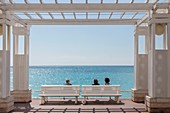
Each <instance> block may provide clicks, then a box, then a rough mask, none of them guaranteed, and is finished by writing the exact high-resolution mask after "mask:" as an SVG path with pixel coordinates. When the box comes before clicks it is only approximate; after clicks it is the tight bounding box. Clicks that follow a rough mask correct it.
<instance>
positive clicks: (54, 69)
mask: <svg viewBox="0 0 170 113" xmlns="http://www.w3.org/2000/svg"><path fill="white" fill-rule="evenodd" d="M11 75H12V69H11ZM105 77H109V78H110V80H111V82H110V83H111V84H112V85H120V86H121V90H131V88H133V86H134V67H133V66H30V70H29V86H30V89H32V90H40V89H41V85H63V84H65V80H66V79H69V80H70V81H71V83H72V84H73V85H91V84H92V83H93V80H94V79H98V80H99V83H100V84H101V85H102V84H104V78H105ZM11 79H12V77H11ZM11 82H12V80H11ZM11 87H12V86H11ZM38 94H39V93H38V92H33V94H32V96H33V97H34V98H37V97H38ZM122 94H123V96H122V98H130V95H131V93H129V92H128V93H122Z"/></svg>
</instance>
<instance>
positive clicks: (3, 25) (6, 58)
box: [0, 12, 14, 113]
mask: <svg viewBox="0 0 170 113" xmlns="http://www.w3.org/2000/svg"><path fill="white" fill-rule="evenodd" d="M0 17H1V19H0V38H1V43H0V45H1V47H2V48H1V50H0V113H2V112H3V113H4V112H9V111H11V110H13V109H14V100H13V98H12V97H11V96H10V40H11V37H10V32H11V31H10V19H9V18H8V16H7V15H6V13H4V12H3V14H1V15H0Z"/></svg>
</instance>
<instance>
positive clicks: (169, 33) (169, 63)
mask: <svg viewBox="0 0 170 113" xmlns="http://www.w3.org/2000/svg"><path fill="white" fill-rule="evenodd" d="M167 41H168V43H167V46H168V78H167V79H168V97H170V88H169V86H170V23H168V24H167Z"/></svg>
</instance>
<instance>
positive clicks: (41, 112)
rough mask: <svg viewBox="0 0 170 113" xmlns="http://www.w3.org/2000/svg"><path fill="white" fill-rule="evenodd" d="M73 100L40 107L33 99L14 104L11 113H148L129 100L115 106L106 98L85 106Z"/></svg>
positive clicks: (89, 101) (113, 102)
mask: <svg viewBox="0 0 170 113" xmlns="http://www.w3.org/2000/svg"><path fill="white" fill-rule="evenodd" d="M74 100H75V99H65V100H63V99H62V98H59V99H54V98H53V99H49V102H47V103H46V104H44V105H40V99H33V100H32V102H30V103H15V109H14V110H13V111H12V112H11V113H148V112H147V111H146V110H145V105H144V104H143V103H134V102H132V101H131V100H130V99H121V102H120V103H119V104H117V103H116V102H115V101H114V100H109V99H108V98H105V99H104V98H100V99H99V98H97V99H94V98H90V99H88V100H87V104H86V105H83V104H82V103H81V101H82V99H79V103H78V104H77V105H75V104H74Z"/></svg>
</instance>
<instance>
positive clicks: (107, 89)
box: [82, 85, 121, 103]
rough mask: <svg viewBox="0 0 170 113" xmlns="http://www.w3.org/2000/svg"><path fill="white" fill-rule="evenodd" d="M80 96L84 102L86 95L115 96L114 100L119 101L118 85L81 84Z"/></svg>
mask: <svg viewBox="0 0 170 113" xmlns="http://www.w3.org/2000/svg"><path fill="white" fill-rule="evenodd" d="M82 96H83V97H84V102H83V103H86V98H87V97H99V96H100V97H110V98H111V97H115V101H116V102H117V103H119V97H120V96H121V94H120V85H82Z"/></svg>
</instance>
